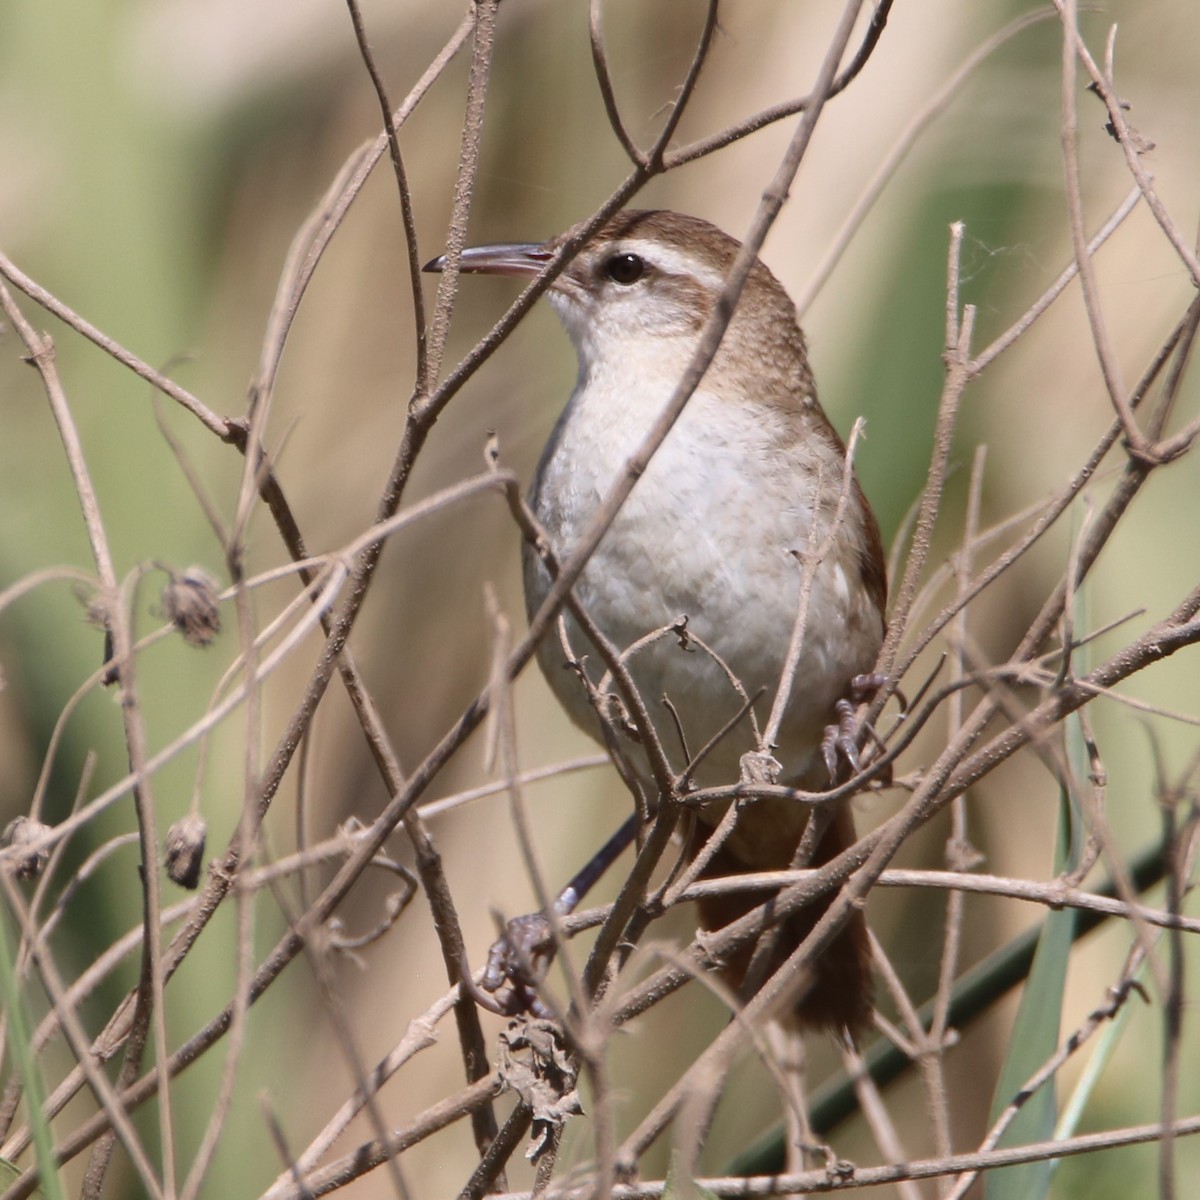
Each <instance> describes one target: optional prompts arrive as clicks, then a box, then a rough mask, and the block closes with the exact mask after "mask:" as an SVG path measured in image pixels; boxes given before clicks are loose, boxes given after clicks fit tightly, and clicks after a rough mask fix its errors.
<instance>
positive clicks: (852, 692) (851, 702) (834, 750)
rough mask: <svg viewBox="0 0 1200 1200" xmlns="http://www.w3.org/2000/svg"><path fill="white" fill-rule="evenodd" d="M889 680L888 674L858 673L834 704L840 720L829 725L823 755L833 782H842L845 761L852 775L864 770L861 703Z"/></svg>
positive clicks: (822, 745) (823, 744)
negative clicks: (860, 741)
mask: <svg viewBox="0 0 1200 1200" xmlns="http://www.w3.org/2000/svg"><path fill="white" fill-rule="evenodd" d="M885 683H887V676H886V675H874V674H871V675H855V676H854V678H853V679H851V680H850V686H849V688H848V690H847V693H846V695H845V696H843V697H842V698H841V699H840V700H839V701H838V702H837V703H836V704H835V705H834V706H833V711H834V713H835V715H836V716H837V721H836V722H835V723H834V724H833V725H826V726H825V736H824V737H823V738H822V739H821V757H822V758H824V760H825V766H826V769H827V770H828V771H829V782H830V783H831V784H836V783H837V781H838V766H839V764H840V763H841V762H845V764H846V765H847V766H848V767H849V768H850V774H852V775H857V774H858V772H859V771H860V770H862V764H861V763H860V762H859V758H858V735H859V733H860V728H859V724H858V718H857V716H856V713H857V712H858V706H859V705H860V704H863V703H865V702H866V701H868V700H870V699H871V697H872V696H874V695H875V693H876V692H877V691H879V689H880V688H881V687H883V685H884V684H885Z"/></svg>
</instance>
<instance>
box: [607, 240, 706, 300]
mask: <svg viewBox="0 0 1200 1200" xmlns="http://www.w3.org/2000/svg"><path fill="white" fill-rule="evenodd" d="M613 253H615V254H637V255H639V256H640V257H641V258H644V259H645V260H646V261H647V262H648V263H653V264H654V266H656V267H658V268H659V270H661V271H663V272H665V273H666V274H668V275H691V276H692V277H693V278H694V279H696V280H697V281H698V282H700V283H702V284H704V286H705V287H707V288H708V289H709V290H710V291H713V292H719V291H720V290H721V288H722V287H724V285H725V276H724V275H722V274H721V272H720V271H718V270H717V269H716V268H715V267H713V266H712V265H711V264H710V263H708V262H706V261H705V260H704V259H703V258H700V257H699V256H697V255H695V254H688V253H687V252H686V251H683V250H679V249H677V248H676V247H674V246H664V245H663V243H662V242H654V241H650V240H649V239H647V238H622V239H621V240H620V241H619V242H618V243H617V244H616V245H615V246H614V247H613Z"/></svg>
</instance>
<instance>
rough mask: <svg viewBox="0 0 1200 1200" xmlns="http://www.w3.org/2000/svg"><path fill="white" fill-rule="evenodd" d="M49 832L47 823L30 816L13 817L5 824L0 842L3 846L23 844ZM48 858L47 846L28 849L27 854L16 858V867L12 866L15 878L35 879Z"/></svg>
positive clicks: (48, 848)
mask: <svg viewBox="0 0 1200 1200" xmlns="http://www.w3.org/2000/svg"><path fill="white" fill-rule="evenodd" d="M49 832H50V826H49V825H46V824H44V823H43V822H41V821H35V820H34V819H33V818H32V817H24V816H21V817H14V818H13V820H11V821H9V823H8V824H7V825H6V826H5V829H4V834H3V835H2V836H0V842H2V843H3V845H4V846H5V847H8V846H18V847H20V846H25V845H27V844H28V843H30V842H35V841H37V840H38V839H39V838H40V837H42V836H44V835H45V834H47V833H49ZM49 858H50V847H49V846H41V847H39V848H38V849H36V850H31V851H29V853H28V854H25V855H23V856H22V857H20V858H18V859H17V862H16V867H15V868H14V869H15V871H16V874H17V878H18V879H37V878H38V876H39V875H41V873H42V872H43V871H44V870H45V869H46V863H47V862H48V861H49Z"/></svg>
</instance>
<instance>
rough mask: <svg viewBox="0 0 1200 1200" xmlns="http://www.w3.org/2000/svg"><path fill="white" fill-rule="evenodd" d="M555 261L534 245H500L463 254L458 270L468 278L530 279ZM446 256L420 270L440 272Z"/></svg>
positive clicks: (478, 248) (440, 255) (539, 246)
mask: <svg viewBox="0 0 1200 1200" xmlns="http://www.w3.org/2000/svg"><path fill="white" fill-rule="evenodd" d="M553 257H554V252H553V251H552V250H549V249H547V248H546V247H545V246H543V245H540V244H538V243H535V242H501V243H498V244H497V245H494V246H472V247H470V248H469V249H467V250H464V251H463V252H462V257H461V258H460V259H459V260H458V269H459V270H460V271H462V272H463V273H464V274H468V275H517V276H520V277H521V278H523V279H530V278H532V277H533V276H534V275H537V274H539V273H540V272H541V269H542V268H543V267H544V266H545V265H546V264H547V263H548V262H549V261H550V260H551V258H553ZM445 265H446V256H445V255H444V254H439V255H438V257H437V258H435V259H433V260H432V261H430V262H427V263H426V264H425V265H424V266H423V267H422V268H421V270H423V271H440V270H442V269H443V267H445Z"/></svg>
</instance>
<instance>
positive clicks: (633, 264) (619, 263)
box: [604, 254, 646, 287]
mask: <svg viewBox="0 0 1200 1200" xmlns="http://www.w3.org/2000/svg"><path fill="white" fill-rule="evenodd" d="M604 273H605V275H607V276H608V277H609V279H611V280H612V281H613V283H619V284H621V285H622V286H623V287H628V286H629V285H630V284H631V283H637V281H638V280H639V279H641V277H642V276H643V275H645V273H646V260H645V259H644V258H642V257H640V256H639V255H637V254H614V255H613V256H612V258H610V259H609V260H608V262H606V263H605V264H604Z"/></svg>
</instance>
